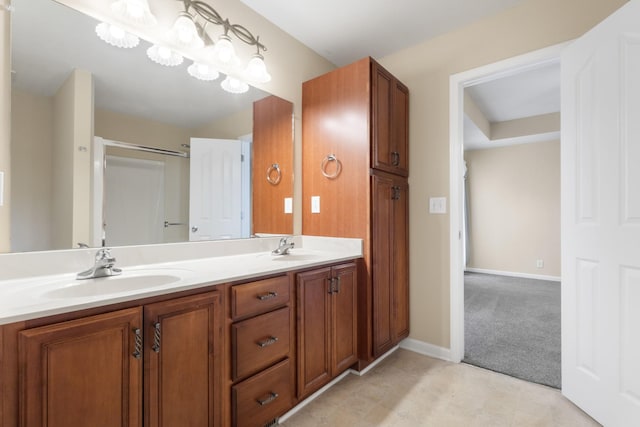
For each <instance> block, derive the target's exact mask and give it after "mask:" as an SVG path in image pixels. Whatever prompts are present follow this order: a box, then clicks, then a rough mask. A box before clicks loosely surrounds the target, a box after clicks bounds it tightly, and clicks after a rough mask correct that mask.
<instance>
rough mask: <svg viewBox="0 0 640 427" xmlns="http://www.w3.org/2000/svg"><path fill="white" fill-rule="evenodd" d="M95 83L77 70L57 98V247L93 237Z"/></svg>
mask: <svg viewBox="0 0 640 427" xmlns="http://www.w3.org/2000/svg"><path fill="white" fill-rule="evenodd" d="M92 140H93V80H92V77H91V74H90V73H89V72H87V71H84V70H74V71H73V72H72V73H71V75H70V76H69V77H68V78H67V80H66V81H65V82H64V83H63V84H62V86H61V87H60V89H58V92H57V93H56V94H55V95H54V97H53V180H52V182H53V191H52V198H53V199H52V200H53V209H52V213H53V215H52V221H53V223H54V224H55V227H53V233H52V244H53V248H56V249H68V248H72V247H75V246H77V244H78V243H80V242H82V243H87V242H90V241H91V240H90V237H91V235H90V234H91V213H90V212H91V179H90V177H91V165H92V160H91V146H92V144H91V142H92Z"/></svg>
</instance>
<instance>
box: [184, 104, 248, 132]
mask: <svg viewBox="0 0 640 427" xmlns="http://www.w3.org/2000/svg"><path fill="white" fill-rule="evenodd" d="M252 132H253V107H251V108H247V109H246V110H242V111H238V112H237V113H235V114H232V115H230V116H227V117H223V118H221V119H219V120H215V121H212V122H210V123H207V124H206V125H204V126H201V127H199V128H196V129H193V135H191V136H193V137H196V138H218V139H236V138H238V137H239V136H243V135H247V134H250V133H252Z"/></svg>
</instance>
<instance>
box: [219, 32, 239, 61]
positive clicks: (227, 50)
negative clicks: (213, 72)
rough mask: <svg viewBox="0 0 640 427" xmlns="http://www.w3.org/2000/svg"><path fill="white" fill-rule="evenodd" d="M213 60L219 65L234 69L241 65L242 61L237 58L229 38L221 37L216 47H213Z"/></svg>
mask: <svg viewBox="0 0 640 427" xmlns="http://www.w3.org/2000/svg"><path fill="white" fill-rule="evenodd" d="M212 55H213V60H214V61H216V62H217V63H219V64H223V65H225V66H229V67H233V66H236V65H238V64H239V63H240V60H239V59H238V57H237V56H236V50H235V49H234V48H233V44H231V39H230V38H229V36H226V35H224V34H223V35H221V36H220V38H219V39H218V41H217V42H216V44H215V45H213V52H212Z"/></svg>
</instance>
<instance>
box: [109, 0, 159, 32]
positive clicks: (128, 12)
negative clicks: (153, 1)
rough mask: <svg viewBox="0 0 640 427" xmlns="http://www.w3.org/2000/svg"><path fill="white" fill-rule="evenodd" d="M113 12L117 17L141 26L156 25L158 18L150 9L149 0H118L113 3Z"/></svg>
mask: <svg viewBox="0 0 640 427" xmlns="http://www.w3.org/2000/svg"><path fill="white" fill-rule="evenodd" d="M111 11H112V12H113V13H114V14H116V15H117V16H119V17H121V18H123V19H125V20H127V21H131V22H135V23H136V24H139V25H144V26H150V25H155V24H156V22H157V21H156V17H155V16H153V14H152V13H151V9H149V3H148V2H147V0H117V1H114V2H113V3H111Z"/></svg>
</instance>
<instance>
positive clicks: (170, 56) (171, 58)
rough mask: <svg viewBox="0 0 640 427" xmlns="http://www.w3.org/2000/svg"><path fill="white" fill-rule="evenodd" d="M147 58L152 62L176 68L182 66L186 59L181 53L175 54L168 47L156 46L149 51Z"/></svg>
mask: <svg viewBox="0 0 640 427" xmlns="http://www.w3.org/2000/svg"><path fill="white" fill-rule="evenodd" d="M147 56H148V57H149V59H150V60H152V61H153V62H155V63H158V64H160V65H164V66H167V67H175V66H176V65H180V64H182V61H184V58H183V57H182V55H180V54H179V53H176V52H174V51H173V50H171V49H169V48H168V47H166V46H160V45H157V44H154V45H153V46H151V47H150V48H149V49H147Z"/></svg>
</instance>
